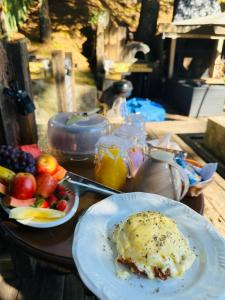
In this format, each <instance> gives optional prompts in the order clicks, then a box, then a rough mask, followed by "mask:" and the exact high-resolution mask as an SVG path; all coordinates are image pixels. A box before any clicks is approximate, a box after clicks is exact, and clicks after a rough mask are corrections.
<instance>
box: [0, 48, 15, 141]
mask: <svg viewBox="0 0 225 300" xmlns="http://www.w3.org/2000/svg"><path fill="white" fill-rule="evenodd" d="M9 71H10V70H9V62H8V58H7V54H6V51H5V48H4V47H3V44H2V43H0V144H10V145H13V146H15V145H17V144H18V143H19V125H18V122H17V113H16V107H15V103H14V101H13V100H12V99H10V98H8V97H6V96H5V95H4V94H3V88H4V87H5V86H8V81H9V80H11V79H12V78H11V74H10V72H9Z"/></svg>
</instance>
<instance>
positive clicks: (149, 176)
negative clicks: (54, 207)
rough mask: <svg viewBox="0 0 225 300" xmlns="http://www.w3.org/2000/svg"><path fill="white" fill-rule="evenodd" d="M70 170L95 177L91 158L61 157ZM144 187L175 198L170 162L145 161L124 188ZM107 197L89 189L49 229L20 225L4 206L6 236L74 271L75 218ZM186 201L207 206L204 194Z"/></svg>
mask: <svg viewBox="0 0 225 300" xmlns="http://www.w3.org/2000/svg"><path fill="white" fill-rule="evenodd" d="M61 163H62V164H63V165H64V166H65V168H67V170H69V171H72V172H75V173H77V174H80V175H83V176H86V177H88V178H90V179H93V165H92V162H90V161H84V162H76V161H69V160H66V159H65V160H62V161H61ZM133 191H143V192H151V193H155V194H160V195H163V196H166V197H168V198H174V184H173V181H172V176H171V170H170V168H169V167H168V165H167V164H165V163H162V162H158V161H150V160H148V161H146V163H145V164H144V166H143V168H142V169H141V170H140V172H139V174H138V175H137V176H136V178H135V179H130V180H128V183H127V185H126V186H125V187H124V192H133ZM103 198H105V197H104V195H100V194H96V193H93V192H86V193H85V194H82V195H80V204H79V208H78V210H77V213H76V214H75V215H74V217H73V218H72V219H71V220H70V221H68V222H66V223H65V224H63V225H60V226H58V227H54V228H49V229H38V228H31V227H28V226H25V225H21V224H19V223H17V222H16V221H14V220H11V219H8V216H7V215H6V214H5V213H4V211H3V210H2V209H1V211H0V229H1V230H2V231H3V233H4V234H5V236H6V238H8V239H10V241H11V242H13V243H15V244H16V246H17V247H19V248H21V250H23V251H24V252H26V253H27V254H30V255H32V256H34V257H36V258H38V259H41V260H43V261H46V262H48V263H53V264H56V265H57V266H60V267H63V268H66V269H69V270H71V271H75V270H76V268H75V264H74V261H73V257H72V242H73V234H74V229H75V226H76V222H77V220H78V218H79V215H80V214H81V213H82V212H83V211H85V210H86V209H87V208H88V207H90V206H91V205H92V204H94V203H96V202H98V201H100V200H101V199H103ZM182 202H183V203H185V204H186V205H188V206H189V207H191V208H192V209H194V210H195V211H197V212H198V213H200V214H203V210H204V197H203V195H202V194H201V195H200V196H198V197H195V198H192V197H185V198H184V199H183V200H182Z"/></svg>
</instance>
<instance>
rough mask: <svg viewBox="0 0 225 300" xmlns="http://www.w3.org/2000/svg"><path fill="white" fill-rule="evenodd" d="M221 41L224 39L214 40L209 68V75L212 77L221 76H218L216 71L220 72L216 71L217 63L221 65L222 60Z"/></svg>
mask: <svg viewBox="0 0 225 300" xmlns="http://www.w3.org/2000/svg"><path fill="white" fill-rule="evenodd" d="M223 43H224V39H218V40H217V41H216V42H215V46H214V51H213V57H212V63H211V66H210V68H209V76H210V77H212V78H214V77H221V76H218V75H219V74H218V73H220V72H218V70H217V66H218V65H221V66H223V62H222V52H223Z"/></svg>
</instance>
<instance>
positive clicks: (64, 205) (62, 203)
mask: <svg viewBox="0 0 225 300" xmlns="http://www.w3.org/2000/svg"><path fill="white" fill-rule="evenodd" d="M66 208H67V202H66V200H60V201H59V202H58V203H57V205H56V209H58V210H61V211H65V210H66Z"/></svg>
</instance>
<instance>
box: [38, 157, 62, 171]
mask: <svg viewBox="0 0 225 300" xmlns="http://www.w3.org/2000/svg"><path fill="white" fill-rule="evenodd" d="M57 167H58V161H57V160H56V158H55V157H54V156H53V155H51V154H48V153H44V154H41V155H40V156H39V157H38V159H37V163H36V170H37V173H38V174H41V173H48V174H53V173H55V171H56V169H57Z"/></svg>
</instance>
